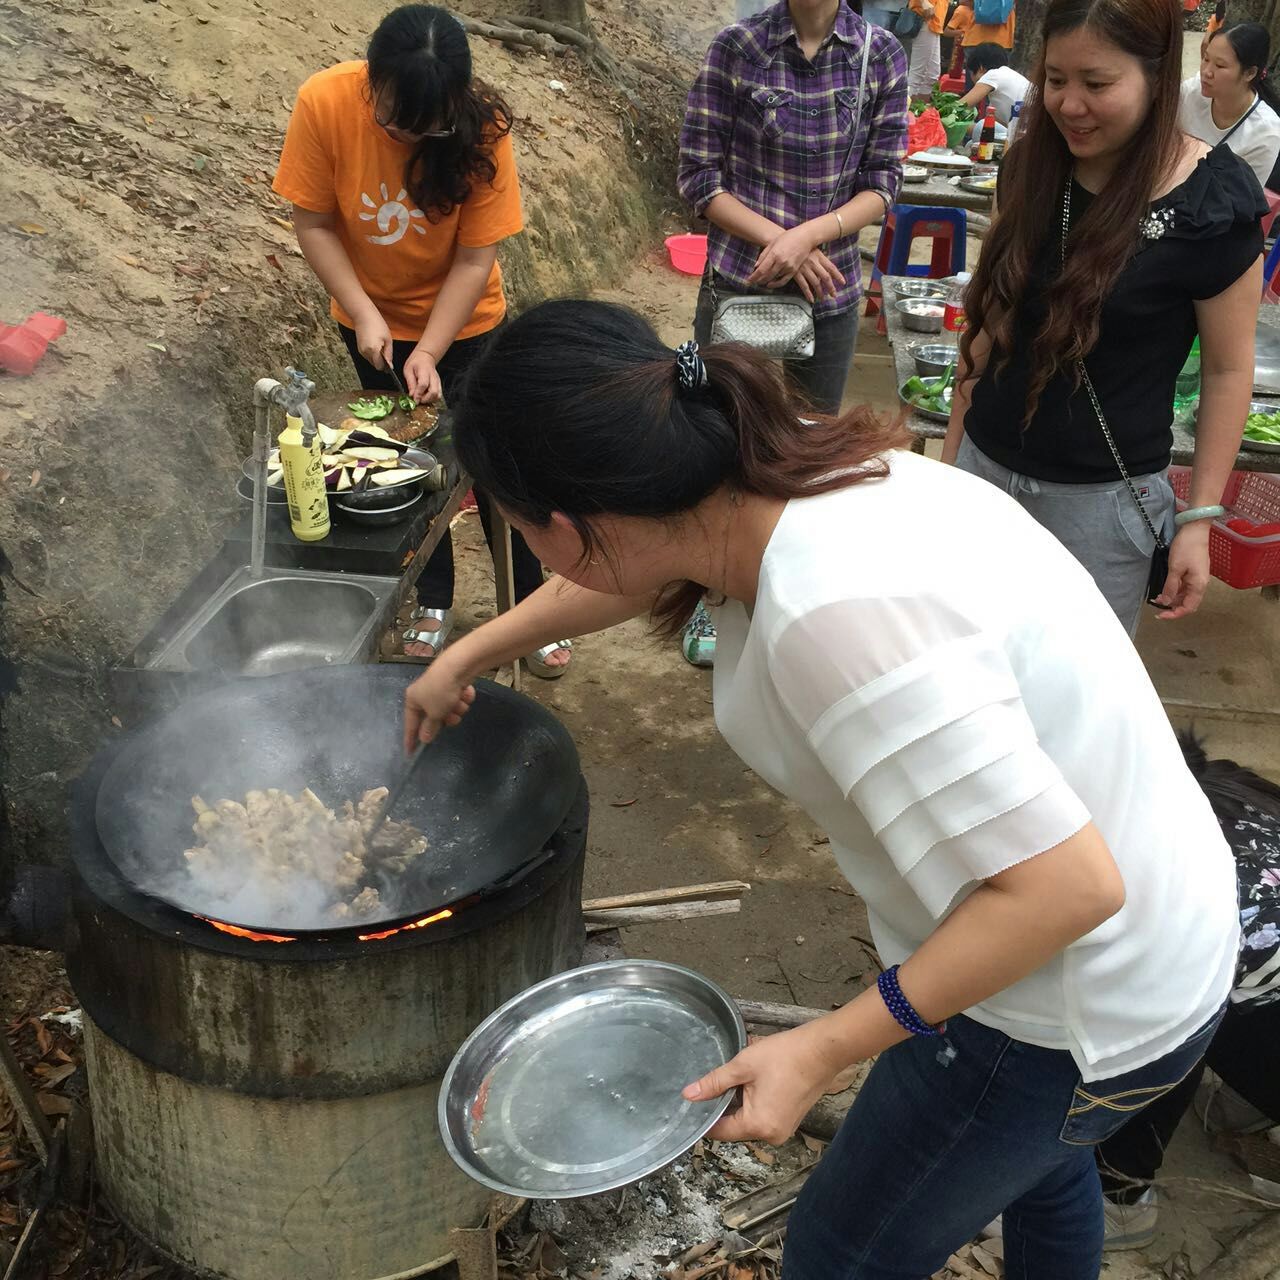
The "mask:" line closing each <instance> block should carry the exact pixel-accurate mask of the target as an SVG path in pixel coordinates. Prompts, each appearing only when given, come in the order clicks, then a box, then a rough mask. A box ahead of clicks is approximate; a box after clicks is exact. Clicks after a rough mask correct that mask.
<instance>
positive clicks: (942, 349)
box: [911, 342, 960, 378]
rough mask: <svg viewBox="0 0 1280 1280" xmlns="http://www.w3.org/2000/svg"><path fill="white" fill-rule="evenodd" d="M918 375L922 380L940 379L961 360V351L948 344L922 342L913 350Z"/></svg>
mask: <svg viewBox="0 0 1280 1280" xmlns="http://www.w3.org/2000/svg"><path fill="white" fill-rule="evenodd" d="M911 355H912V358H913V359H914V360H915V362H916V373H917V374H918V375H919V376H920V377H921V378H940V377H942V375H943V374H944V373H946V371H947V369H948V368H950V367H951V365H953V364H955V363H956V361H957V360H958V359H959V358H960V352H959V349H958V348H956V347H953V346H951V345H950V343H946V342H922V343H920V345H919V346H915V347H912V348H911Z"/></svg>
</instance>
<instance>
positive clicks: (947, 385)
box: [902, 364, 956, 413]
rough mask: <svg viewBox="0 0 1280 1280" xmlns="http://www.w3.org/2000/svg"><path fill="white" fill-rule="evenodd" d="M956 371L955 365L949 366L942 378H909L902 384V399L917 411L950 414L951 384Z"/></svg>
mask: <svg viewBox="0 0 1280 1280" xmlns="http://www.w3.org/2000/svg"><path fill="white" fill-rule="evenodd" d="M955 371H956V367H955V365H954V364H949V365H948V366H947V368H946V372H945V373H944V374H943V375H942V377H940V378H908V379H907V381H906V382H904V383H903V384H902V398H903V399H904V400H905V401H906V402H907V403H908V404H909V405H912V406H914V407H915V408H917V409H925V410H927V411H928V412H930V413H950V412H951V382H952V379H953V377H954V375H955Z"/></svg>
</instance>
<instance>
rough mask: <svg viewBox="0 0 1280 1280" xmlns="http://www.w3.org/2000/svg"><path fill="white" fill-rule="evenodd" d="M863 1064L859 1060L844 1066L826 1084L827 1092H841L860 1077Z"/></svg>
mask: <svg viewBox="0 0 1280 1280" xmlns="http://www.w3.org/2000/svg"><path fill="white" fill-rule="evenodd" d="M862 1072H863V1065H862V1063H861V1062H855V1063H854V1064H853V1066H851V1067H845V1069H844V1070H843V1071H842V1072H840V1074H839V1075H838V1076H836V1077H835V1079H834V1080H832V1081H831V1083H830V1084H829V1085H827V1092H828V1093H843V1092H844V1091H845V1090H846V1089H847V1088H848V1087H849V1086H850V1085H851V1084H853V1082H854V1081H855V1080H857V1079H859V1077H861V1075H862Z"/></svg>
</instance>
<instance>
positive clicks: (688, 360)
mask: <svg viewBox="0 0 1280 1280" xmlns="http://www.w3.org/2000/svg"><path fill="white" fill-rule="evenodd" d="M676 377H677V378H678V379H679V381H680V385H681V387H683V388H684V389H685V390H686V391H702V390H703V389H704V388H705V387H706V386H707V381H708V379H707V366H706V365H705V364H704V363H703V360H702V357H701V356H700V355H699V354H698V344H697V343H696V342H682V343H681V344H680V345H679V346H678V347H677V348H676Z"/></svg>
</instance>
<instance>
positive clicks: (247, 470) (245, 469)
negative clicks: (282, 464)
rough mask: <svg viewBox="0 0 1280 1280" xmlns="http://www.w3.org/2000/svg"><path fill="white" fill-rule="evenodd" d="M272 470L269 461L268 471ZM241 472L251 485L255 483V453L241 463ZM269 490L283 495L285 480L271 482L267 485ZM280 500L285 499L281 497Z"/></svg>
mask: <svg viewBox="0 0 1280 1280" xmlns="http://www.w3.org/2000/svg"><path fill="white" fill-rule="evenodd" d="M270 471H271V463H269V462H268V463H267V472H268V474H269V473H270ZM240 474H241V475H242V476H243V477H244V478H245V479H246V480H247V481H248V482H249V484H250V486H252V484H253V455H252V454H250V456H249V457H247V458H246V459H245V460H244V461H243V462H242V463H241V464H240ZM267 490H268V492H269V493H272V494H281V495H283V493H284V480H283V479H282V480H281V481H280V482H279V483H278V484H269V485H267ZM280 501H283V498H281V499H280Z"/></svg>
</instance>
